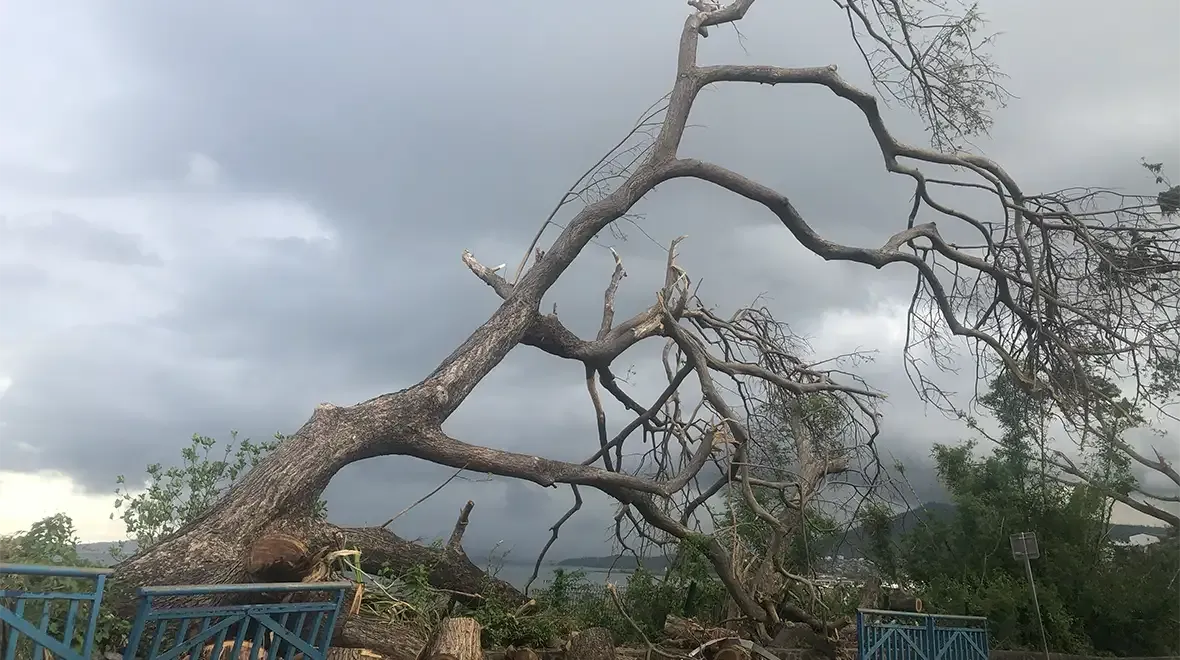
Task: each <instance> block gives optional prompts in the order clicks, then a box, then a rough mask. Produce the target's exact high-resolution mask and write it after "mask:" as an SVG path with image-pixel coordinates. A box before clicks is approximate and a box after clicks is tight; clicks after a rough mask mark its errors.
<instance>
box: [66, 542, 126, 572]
mask: <svg viewBox="0 0 1180 660" xmlns="http://www.w3.org/2000/svg"><path fill="white" fill-rule="evenodd" d="M118 545H119V544H118V543H114V542H108V541H100V542H97V543H79V544H78V545H77V548H78V556H79V557H81V558H82V559H85V560H86V561H91V562H94V563H96V564H98V565H100V566H114V565H115V559H114V557H112V556H111V549H112V548H115V547H117V546H118ZM135 549H136V545H135V541H126V542H124V543H123V553H124V554H125V555H133V554H135Z"/></svg>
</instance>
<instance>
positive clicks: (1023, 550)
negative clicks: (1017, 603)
mask: <svg viewBox="0 0 1180 660" xmlns="http://www.w3.org/2000/svg"><path fill="white" fill-rule="evenodd" d="M1008 543H1009V544H1010V545H1011V546H1012V557H1013V558H1014V559H1016V560H1017V561H1023V562H1024V574H1025V575H1027V576H1028V588H1029V589H1031V590H1032V598H1033V607H1035V608H1036V610H1037V624H1038V625H1039V626H1040V627H1041V646H1042V647H1043V648H1044V650H1045V660H1049V641H1048V640H1047V639H1046V637H1045V621H1044V620H1043V619H1042V618H1041V604H1040V602H1039V601H1037V583H1036V582H1035V581H1034V580H1033V572H1032V560H1033V559H1036V558H1037V557H1040V556H1041V549H1040V547H1039V546H1038V545H1037V534H1036V532H1020V533H1017V534H1011V535H1009V536H1008Z"/></svg>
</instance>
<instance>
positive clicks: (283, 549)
mask: <svg viewBox="0 0 1180 660" xmlns="http://www.w3.org/2000/svg"><path fill="white" fill-rule="evenodd" d="M312 564H313V561H312V558H311V555H310V553H309V551H308V548H307V544H305V543H304V542H303V541H302V540H300V539H298V538H295V537H294V536H289V535H287V534H268V535H266V536H263V537H261V538H259V539H258V540H257V541H255V542H254V543H252V544H250V550H249V554H248V556H247V559H246V572H247V574H249V576H250V579H252V580H254V581H255V582H301V581H302V580H303V578H304V577H306V576H307V575H308V574H309V573H310V572H311V569H312Z"/></svg>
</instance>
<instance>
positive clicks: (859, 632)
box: [856, 610, 866, 660]
mask: <svg viewBox="0 0 1180 660" xmlns="http://www.w3.org/2000/svg"><path fill="white" fill-rule="evenodd" d="M865 650H866V647H865V613H864V612H862V611H860V610H857V611H856V657H857V660H864V657H865Z"/></svg>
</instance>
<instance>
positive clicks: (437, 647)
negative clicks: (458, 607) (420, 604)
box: [426, 617, 483, 660]
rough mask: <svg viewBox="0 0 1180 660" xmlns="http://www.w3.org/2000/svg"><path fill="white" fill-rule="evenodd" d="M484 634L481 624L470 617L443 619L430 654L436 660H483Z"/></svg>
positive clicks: (428, 656)
mask: <svg viewBox="0 0 1180 660" xmlns="http://www.w3.org/2000/svg"><path fill="white" fill-rule="evenodd" d="M481 632H482V630H481V628H480V626H479V622H478V621H476V620H475V619H472V618H470V617H451V618H447V619H443V621H442V623H440V624H439V626H438V633H437V634H436V635H435V638H434V643H433V644H431V645H430V653H429V654H428V655H427V656H426V657H427V658H432V659H435V660H483V645H482V644H481V643H480V639H479V638H480V633H481Z"/></svg>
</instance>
